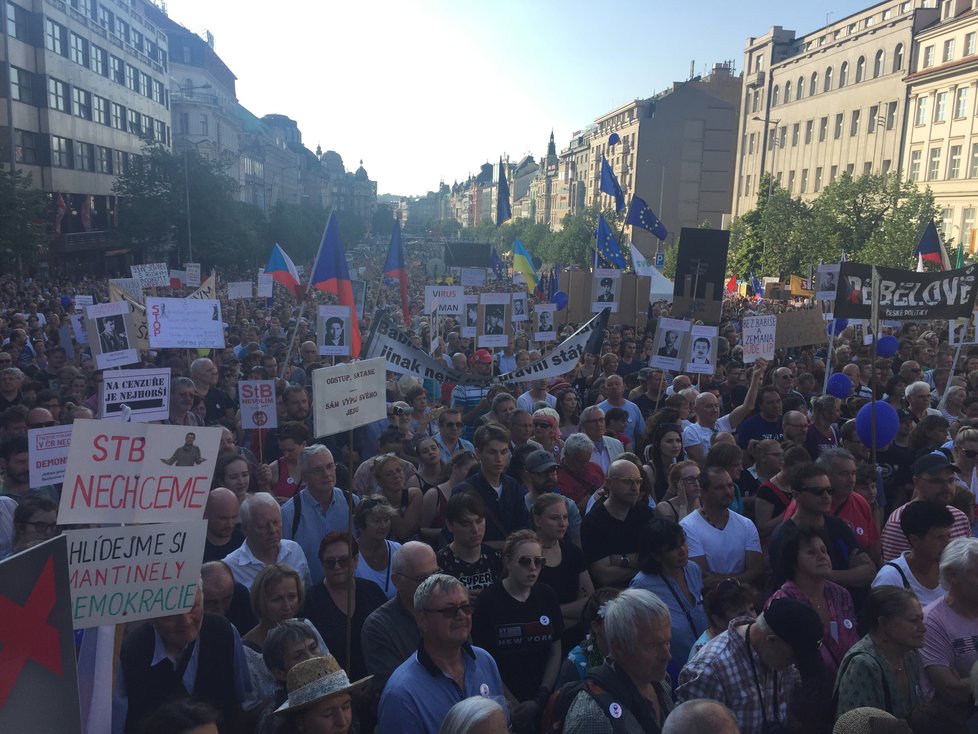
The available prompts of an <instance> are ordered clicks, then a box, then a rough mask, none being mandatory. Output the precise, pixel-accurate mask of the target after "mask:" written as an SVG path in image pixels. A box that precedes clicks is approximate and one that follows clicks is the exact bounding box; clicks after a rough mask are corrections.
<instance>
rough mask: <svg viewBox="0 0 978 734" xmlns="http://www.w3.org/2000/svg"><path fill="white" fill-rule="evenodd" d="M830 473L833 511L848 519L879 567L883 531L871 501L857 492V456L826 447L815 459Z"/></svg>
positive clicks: (846, 520) (863, 547) (857, 537)
mask: <svg viewBox="0 0 978 734" xmlns="http://www.w3.org/2000/svg"><path fill="white" fill-rule="evenodd" d="M815 464H817V465H818V466H820V467H822V468H823V469H824V470H825V473H826V474H828V476H829V483H830V484H831V485H832V514H833V515H835V516H836V517H838V518H840V519H842V520H844V521H845V523H846V525H848V526H849V529H850V530H852V532H853V533H855V534H856V541H857V542H858V543H859V547H860V548H862V549H863V550H864V551H865V552H866V553H868V554H869V557H870V558H872V559H873V563H875V564H876V566H877V568H878V567H879V566H880V564H882V563H883V558H882V550H881V544H880V531H879V528H878V527H877V526H876V520H875V519H874V518H873V510H872V509H871V508H870V506H869V502H867V501H866V499H865V498H864V497H863V496H862V495H861V494H859V493H858V492H853V489H854V488H855V486H856V457H855V456H853V455H852V453H851V452H850V451H847V450H846V449H840V448H832V449H823V450H822V452H821V453H820V454H819V455H818V458H817V459H816V460H815Z"/></svg>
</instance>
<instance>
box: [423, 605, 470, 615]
mask: <svg viewBox="0 0 978 734" xmlns="http://www.w3.org/2000/svg"><path fill="white" fill-rule="evenodd" d="M425 611H426V612H428V613H429V614H440V615H441V616H442V617H444V618H445V619H455V617H457V616H458V613H459V612H461V613H462V614H464V615H465V616H466V617H470V616H472V605H471V604H469V603H468V602H465V603H464V604H455V605H454V606H451V607H443V608H442V609H425Z"/></svg>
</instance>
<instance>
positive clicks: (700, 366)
mask: <svg viewBox="0 0 978 734" xmlns="http://www.w3.org/2000/svg"><path fill="white" fill-rule="evenodd" d="M717 331H718V330H717V327H716V326H702V325H697V326H694V327H693V328H692V329H690V332H689V340H688V344H689V350H688V351H687V352H686V366H685V371H686V372H693V373H695V374H700V375H712V374H713V365H714V364H715V363H716V357H717Z"/></svg>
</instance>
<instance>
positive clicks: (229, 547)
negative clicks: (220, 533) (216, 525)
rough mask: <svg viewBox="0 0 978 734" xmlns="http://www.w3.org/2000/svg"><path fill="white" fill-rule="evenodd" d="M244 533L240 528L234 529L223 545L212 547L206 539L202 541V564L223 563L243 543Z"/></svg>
mask: <svg viewBox="0 0 978 734" xmlns="http://www.w3.org/2000/svg"><path fill="white" fill-rule="evenodd" d="M244 539H245V537H244V533H243V532H241V528H239V527H235V528H234V530H232V531H231V539H230V540H229V541H228V542H227V543H225V544H224V545H214V544H213V543H211V542H210V541H209V540H207V539H206V538H205V539H204V563H207V562H208V561H223V560H224V558H225V556H227V555H228V554H229V553H231V552H232V551H236V550H238V548H240V547H241V544H242V543H244Z"/></svg>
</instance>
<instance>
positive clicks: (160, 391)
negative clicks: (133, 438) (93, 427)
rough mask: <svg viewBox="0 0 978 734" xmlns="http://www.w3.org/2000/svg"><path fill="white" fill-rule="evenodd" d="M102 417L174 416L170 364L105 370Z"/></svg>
mask: <svg viewBox="0 0 978 734" xmlns="http://www.w3.org/2000/svg"><path fill="white" fill-rule="evenodd" d="M99 402H100V403H101V406H102V407H101V410H100V411H99V417H100V418H105V419H106V420H123V419H128V420H130V421H134V422H135V421H162V420H166V419H167V418H169V417H170V368H169V367H164V368H162V369H152V370H108V371H106V372H104V373H103V374H102V388H101V391H100V400H99Z"/></svg>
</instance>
